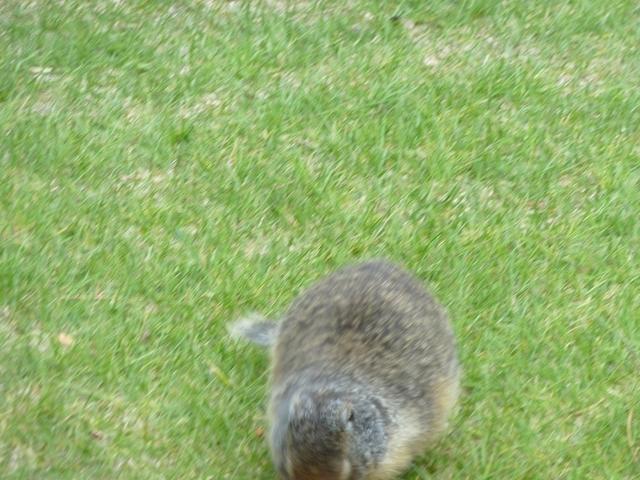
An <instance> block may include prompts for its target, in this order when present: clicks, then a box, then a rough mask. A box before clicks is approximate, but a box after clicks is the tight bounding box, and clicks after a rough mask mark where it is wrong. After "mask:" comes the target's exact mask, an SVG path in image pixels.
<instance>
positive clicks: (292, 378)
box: [269, 260, 460, 480]
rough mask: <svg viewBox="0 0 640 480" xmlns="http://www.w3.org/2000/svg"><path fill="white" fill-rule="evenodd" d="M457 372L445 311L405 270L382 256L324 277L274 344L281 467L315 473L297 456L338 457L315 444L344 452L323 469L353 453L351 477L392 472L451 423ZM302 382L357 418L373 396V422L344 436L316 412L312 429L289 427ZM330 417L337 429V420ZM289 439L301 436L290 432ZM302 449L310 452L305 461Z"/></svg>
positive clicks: (275, 437)
mask: <svg viewBox="0 0 640 480" xmlns="http://www.w3.org/2000/svg"><path fill="white" fill-rule="evenodd" d="M459 375H460V369H459V366H458V360H457V354H456V346H455V340H454V336H453V331H452V329H451V325H450V323H449V321H448V319H447V316H446V313H445V311H444V309H443V308H442V307H441V306H440V305H439V304H438V303H437V301H436V300H435V299H434V298H433V297H432V296H431V295H430V294H429V293H428V292H427V291H426V290H425V289H424V288H423V287H422V286H421V285H420V283H419V282H418V281H417V280H416V279H415V278H414V277H413V276H412V275H410V274H409V273H408V272H406V271H405V270H403V269H402V268H400V267H398V266H396V265H394V264H391V263H389V262H386V261H380V260H376V261H369V262H365V263H361V264H357V265H353V266H350V267H346V268H344V269H342V270H339V271H337V272H336V273H334V274H332V275H329V276H328V277H326V278H324V279H322V280H320V281H319V282H318V283H316V284H314V285H312V286H311V287H310V288H308V289H307V290H306V291H305V292H303V293H302V294H301V295H300V296H299V297H298V298H296V299H295V300H294V302H293V303H292V305H291V307H290V308H289V310H288V311H287V312H286V314H285V316H284V318H283V320H282V322H281V323H280V324H279V327H278V334H277V337H276V339H275V345H273V348H272V370H271V381H270V383H271V395H270V402H269V417H270V423H271V448H272V454H273V457H274V461H275V463H276V465H277V466H279V470H280V472H281V475H282V476H283V478H288V479H290V480H306V479H310V478H312V476H313V477H315V474H313V475H311V474H309V475H296V474H295V473H292V472H295V471H298V467H297V465H301V467H300V468H302V469H303V470H304V471H312V469H314V468H316V467H314V466H313V462H314V461H316V460H317V462H318V465H329V463H328V461H329V460H331V459H329V460H328V459H327V458H324V457H323V458H320V457H318V458H315V457H314V456H313V455H314V452H321V451H326V452H334V451H335V452H336V453H333V454H327V455H332V456H337V457H340V458H336V459H335V461H336V462H335V464H334V463H331V465H333V466H328V467H326V468H327V469H328V470H326V471H331V472H337V471H338V470H339V469H340V467H341V465H342V464H343V463H342V462H347V463H346V464H347V465H349V466H350V467H352V471H351V473H350V476H349V477H348V478H349V480H365V479H366V480H374V479H376V480H386V479H390V478H392V477H393V476H395V475H396V474H399V473H400V472H402V471H403V470H404V469H406V468H407V466H408V465H409V464H410V462H411V460H412V458H414V456H415V455H417V454H420V453H421V452H422V451H423V450H424V449H425V448H426V447H427V446H428V445H429V444H430V443H432V442H433V441H434V440H435V439H436V438H438V436H439V435H441V434H442V433H443V432H444V431H445V429H446V425H447V418H448V417H449V415H450V413H451V410H452V408H453V406H454V404H455V402H456V398H457V396H458V383H459ZM301 391H304V392H307V391H309V392H311V394H310V395H311V400H309V401H308V402H309V405H310V407H309V408H310V409H312V410H313V407H314V402H315V400H314V398H316V397H317V398H325V397H326V395H337V396H338V398H339V399H343V400H344V402H345V404H347V405H351V404H353V409H354V411H355V414H356V418H357V419H361V418H362V416H360V417H358V415H361V413H362V412H361V411H360V410H358V408H359V407H358V405H360V403H358V402H365V403H362V404H363V405H373V407H372V408H373V410H372V411H373V412H377V413H376V414H375V415H374V416H372V417H371V418H374V419H375V420H372V422H374V423H372V425H371V428H369V427H370V426H369V425H368V424H364V425H359V426H358V425H357V424H355V425H356V426H357V428H356V430H354V431H352V430H349V428H351V427H350V426H349V427H345V428H347V430H345V432H347V433H344V432H343V433H340V437H339V438H340V442H341V443H337V441H336V442H334V443H331V440H330V438H331V437H330V435H329V434H327V432H328V431H329V430H331V429H329V430H328V429H327V428H328V427H325V425H324V424H323V420H322V418H320V419H318V418H316V417H313V416H309V417H308V418H309V422H311V423H309V424H308V425H306V427H305V432H307V433H306V434H305V436H302V437H301V436H299V435H298V436H296V435H295V434H296V431H292V430H291V429H292V428H298V427H296V426H295V425H300V423H297V424H291V423H289V422H291V415H292V413H291V412H292V411H293V410H295V408H297V407H295V405H294V406H293V407H292V406H291V402H292V401H293V400H292V399H294V398H297V397H296V396H297V394H298V392H301ZM318 392H320V393H318ZM322 392H330V393H329V394H325V393H322ZM323 395H324V396H323ZM284 405H287V408H284V407H283V406H284ZM374 407H375V408H374ZM292 409H293V410H292ZM319 415H322V414H319ZM303 418H306V417H303ZM365 418H369V417H366V416H365ZM292 425H294V426H292ZM331 425H333V427H331V428H334V429H335V428H337V429H338V430H339V422H338V423H335V424H331ZM336 425H338V426H337V427H336ZM349 425H350V424H349ZM307 427H308V428H307ZM373 427H375V429H374V428H373ZM358 429H359V430H358ZM314 432H320V433H322V435H323V437H322V438H324V439H326V442H325V443H322V445H320V444H318V445H316V446H314V438H318V439H319V438H320V437H315V435H319V434H320V433H314ZM292 435H293V436H292ZM365 436H366V438H365ZM291 438H296V440H295V443H291V441H290V440H287V439H291ZM336 438H338V437H337V436H336ZM318 441H320V440H318ZM323 441H324V440H323ZM343 444H344V445H343ZM293 447H295V448H293ZM325 447H326V448H325ZM329 447H331V448H333V449H334V450H331V448H329ZM292 448H293V449H292ZM365 451H366V452H365ZM295 452H307V453H305V454H304V455H305V456H304V461H303V460H302V459H298V458H296V457H295V456H296V455H298V454H299V453H295ZM318 455H321V454H320V453H318ZM363 458H364V459H366V461H363V460H362V459H363ZM349 462H350V463H349ZM283 465H284V466H283ZM309 465H311V466H309ZM289 467H291V468H289ZM320 468H321V469H322V468H325V467H323V466H320ZM318 478H320V477H318ZM325 478H326V479H331V480H332V479H336V480H337V479H338V478H340V475H338V474H337V473H331V474H326V475H325Z"/></svg>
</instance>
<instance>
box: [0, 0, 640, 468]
mask: <svg viewBox="0 0 640 480" xmlns="http://www.w3.org/2000/svg"><path fill="white" fill-rule="evenodd" d="M639 24H640V7H639V6H638V3H637V2H635V1H631V0H629V1H620V0H609V1H604V0H575V1H571V2H556V1H550V0H540V1H536V2H518V1H502V2H500V1H490V0H466V1H446V0H429V1H427V0H412V1H403V0H397V1H395V2H391V1H381V0H377V1H376V0H369V1H367V0H353V1H347V2H345V1H337V0H326V1H314V2H312V1H304V0H300V1H278V0H263V1H251V2H250V1H215V0H209V1H195V0H194V1H183V2H167V1H156V2H152V1H125V0H120V1H117V0H113V1H95V0H91V1H44V0H39V1H22V0H4V1H2V2H1V3H0V52H2V53H1V54H0V179H1V181H0V477H2V478H4V479H22V478H34V479H35V478H38V479H43V478H55V479H65V478H104V479H107V478H108V479H111V478H141V479H142V478H149V479H153V478H211V479H216V480H217V479H240V480H243V479H271V478H274V472H273V470H272V467H271V465H270V461H269V458H268V453H267V448H266V442H265V439H264V437H263V431H264V428H265V419H264V416H263V412H264V399H265V381H266V373H265V372H266V367H267V358H266V356H265V354H264V353H263V352H261V351H259V350H256V349H252V348H250V347H245V346H241V345H237V344H233V343H231V342H229V341H228V339H227V338H226V337H225V324H226V323H227V322H228V321H230V320H231V319H233V318H234V317H236V316H237V315H239V314H241V313H243V312H246V311H248V310H259V311H262V312H264V313H266V314H269V315H277V314H278V313H279V312H281V311H282V309H283V308H285V307H286V305H287V303H288V302H289V301H290V300H291V299H292V297H293V296H294V295H295V294H296V293H297V292H299V291H300V290H301V289H302V288H303V287H304V286H305V285H308V284H309V282H311V281H313V280H314V279H316V278H318V277H319V276H321V275H323V274H326V273H327V272H329V271H331V270H332V269H334V268H336V267H338V266H339V265H342V264H344V263H346V262H349V261H352V260H355V259H361V258H365V257H370V256H385V257H390V258H393V259H396V260H398V261H400V262H402V263H404V264H405V265H407V266H408V267H409V268H411V269H412V270H414V271H415V272H416V273H417V274H418V275H419V276H420V278H422V279H423V280H424V281H425V283H426V284H428V285H430V286H431V288H432V289H433V291H434V292H435V293H436V295H437V296H438V297H439V298H440V299H441V301H442V302H443V303H444V304H445V305H446V306H447V308H448V309H449V311H450V313H451V316H452V319H453V322H454V324H455V330H456V332H457V335H458V337H459V342H460V348H461V356H462V361H463V364H464V367H465V377H464V395H463V398H462V402H461V407H460V411H459V414H458V415H457V417H456V418H455V420H454V421H453V425H452V430H451V433H450V434H449V435H448V436H447V437H446V438H445V439H443V440H442V441H441V442H440V443H439V444H438V445H437V446H436V447H435V448H434V449H433V451H431V452H428V453H426V454H425V455H424V456H423V457H422V458H420V459H419V460H418V461H417V462H416V466H415V468H413V469H412V470H411V471H409V472H408V473H407V475H406V477H405V478H406V479H432V478H433V479H444V478H474V479H478V478H486V479H495V478H531V479H533V478H545V479H549V478H580V479H583V478H607V479H615V478H626V479H631V478H638V477H637V476H638V475H639V474H640V463H639V462H640V408H639V404H640V376H639V374H638V372H639V370H640V294H639V292H640V259H639V252H640V221H639V218H638V216H639V213H640V129H639V128H640V108H639V106H640V88H639V87H640V83H639V79H640V53H639V50H638V45H640V29H639V27H638V25H639Z"/></svg>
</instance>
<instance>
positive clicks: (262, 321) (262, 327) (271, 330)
mask: <svg viewBox="0 0 640 480" xmlns="http://www.w3.org/2000/svg"><path fill="white" fill-rule="evenodd" d="M278 327H279V324H278V322H274V321H273V320H268V319H266V318H265V317H263V316H262V315H260V314H259V313H252V314H250V315H248V316H246V317H244V318H241V319H239V320H237V321H235V322H233V323H232V324H231V325H230V326H229V334H230V335H231V336H232V337H233V338H236V339H246V340H249V341H251V342H253V343H257V344H258V345H261V346H263V347H269V346H271V345H273V344H274V343H275V341H276V338H277V337H278Z"/></svg>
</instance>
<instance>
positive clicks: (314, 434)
mask: <svg viewBox="0 0 640 480" xmlns="http://www.w3.org/2000/svg"><path fill="white" fill-rule="evenodd" d="M287 414H288V415H287V417H288V418H287V421H286V427H285V428H283V429H282V430H281V435H282V438H281V441H280V442H279V444H280V445H281V446H282V450H283V451H282V452H281V455H279V459H278V463H279V464H278V465H277V468H278V470H279V472H280V474H281V476H282V478H283V479H285V480H359V479H362V478H365V475H366V473H367V472H368V471H369V470H370V469H371V468H372V467H374V466H375V464H376V462H378V461H379V460H380V459H381V458H382V456H383V454H384V451H385V448H386V433H385V432H386V414H385V411H384V409H383V408H382V407H381V405H380V404H379V402H376V401H374V400H369V399H367V398H364V397H360V396H357V395H355V394H349V393H348V392H344V391H336V390H325V389H322V390H315V391H314V390H307V391H304V392H300V393H298V394H297V395H295V396H294V398H293V399H292V401H291V403H290V406H289V411H288V412H287Z"/></svg>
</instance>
